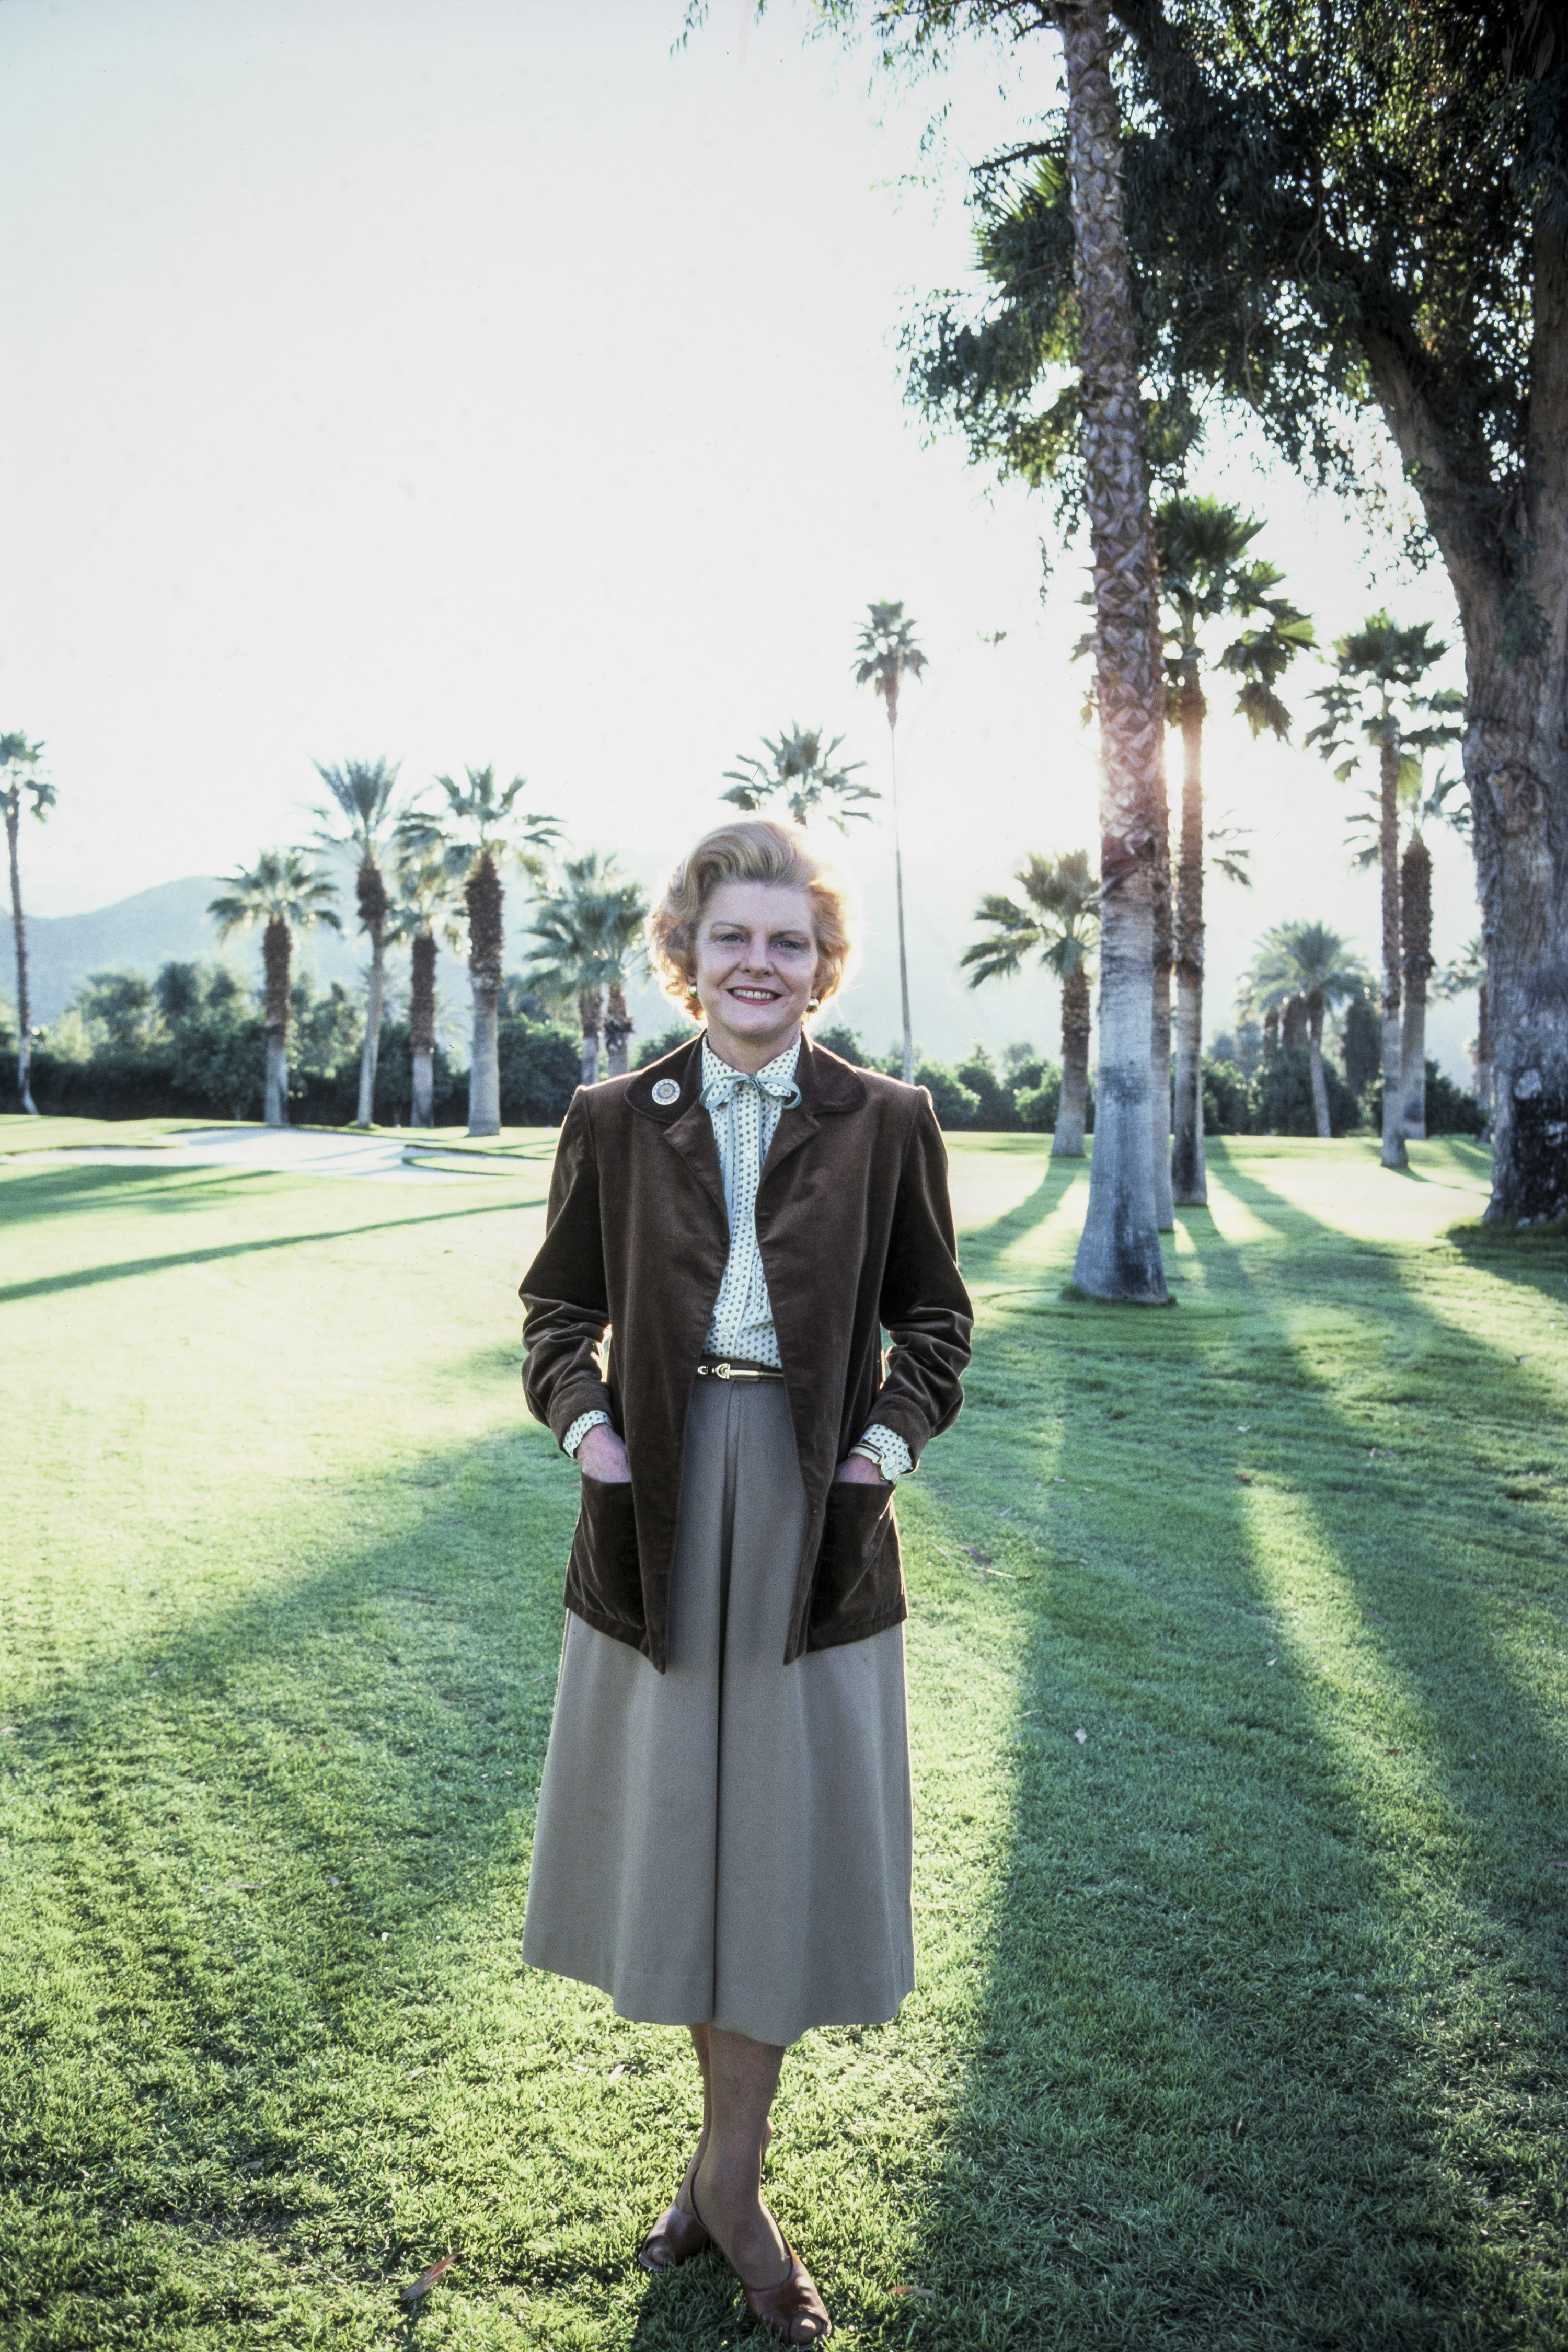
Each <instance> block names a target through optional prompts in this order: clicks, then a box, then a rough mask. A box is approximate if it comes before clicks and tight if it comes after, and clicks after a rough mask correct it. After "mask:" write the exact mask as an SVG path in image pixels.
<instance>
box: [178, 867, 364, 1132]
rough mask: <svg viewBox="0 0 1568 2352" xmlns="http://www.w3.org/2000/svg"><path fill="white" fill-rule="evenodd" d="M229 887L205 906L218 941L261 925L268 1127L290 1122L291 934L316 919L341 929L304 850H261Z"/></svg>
mask: <svg viewBox="0 0 1568 2352" xmlns="http://www.w3.org/2000/svg"><path fill="white" fill-rule="evenodd" d="M227 883H228V887H227V888H226V890H225V892H224V893H223V895H222V896H221V898H214V899H213V900H212V902H211V904H210V905H209V906H208V908H207V912H208V914H209V915H210V916H211V917H212V919H213V920H214V922H215V923H216V925H217V935H218V938H219V939H220V940H226V939H227V938H228V937H229V936H230V934H231V933H232V932H234V931H237V930H242V929H255V927H256V926H257V925H258V924H260V925H262V926H263V929H262V933H261V965H262V970H263V971H264V973H265V974H266V980H267V997H266V1006H265V1011H264V1014H263V1019H264V1023H265V1026H266V1030H267V1104H266V1116H267V1124H268V1127H287V1126H288V1124H289V965H290V962H291V961H292V959H293V953H294V934H295V932H296V931H308V930H310V929H312V928H313V926H314V925H315V924H317V923H325V924H327V925H328V926H329V927H330V928H331V929H332V930H334V931H336V930H341V929H342V924H341V923H340V922H339V920H338V918H337V914H336V912H335V910H334V906H333V901H334V900H335V899H336V898H337V895H338V893H337V886H336V884H335V883H333V882H331V881H330V880H329V879H328V877H327V876H326V875H324V874H323V873H322V872H321V868H320V866H317V865H316V863H315V861H314V859H313V858H312V857H311V855H310V851H309V850H307V849H264V850H263V851H262V853H261V855H260V856H259V857H258V859H257V861H256V864H255V866H250V867H247V866H241V867H240V869H239V871H238V873H237V874H231V875H229V876H228V877H227Z"/></svg>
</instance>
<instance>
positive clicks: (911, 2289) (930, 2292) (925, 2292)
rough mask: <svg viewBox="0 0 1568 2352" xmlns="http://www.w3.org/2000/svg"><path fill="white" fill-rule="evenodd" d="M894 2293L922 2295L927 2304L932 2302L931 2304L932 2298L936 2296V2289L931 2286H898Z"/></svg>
mask: <svg viewBox="0 0 1568 2352" xmlns="http://www.w3.org/2000/svg"><path fill="white" fill-rule="evenodd" d="M893 2293H894V2294H918V2295H922V2296H923V2297H924V2298H925V2300H926V2302H927V2303H930V2302H931V2298H932V2297H933V2296H934V2294H936V2289H935V2288H934V2287H931V2286H896V2287H895V2288H894V2289H893Z"/></svg>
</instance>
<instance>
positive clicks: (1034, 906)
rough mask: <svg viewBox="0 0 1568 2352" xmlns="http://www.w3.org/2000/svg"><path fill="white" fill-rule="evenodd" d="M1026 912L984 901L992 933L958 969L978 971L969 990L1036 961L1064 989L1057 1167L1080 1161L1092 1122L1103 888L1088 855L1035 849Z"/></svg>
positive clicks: (1020, 872)
mask: <svg viewBox="0 0 1568 2352" xmlns="http://www.w3.org/2000/svg"><path fill="white" fill-rule="evenodd" d="M1015 879H1016V880H1017V881H1018V882H1020V883H1021V884H1022V885H1023V889H1024V896H1025V898H1026V900H1027V902H1028V903H1027V904H1026V906H1022V907H1021V906H1019V904H1018V902H1017V900H1016V899H1015V898H982V900H981V901H980V904H979V906H978V907H977V908H975V910H974V919H975V921H976V922H977V923H985V924H987V925H988V926H989V927H990V928H989V930H988V933H987V935H986V936H985V937H984V939H979V940H974V941H973V944H972V945H971V946H969V947H966V948H965V949H964V950H963V954H962V955H961V956H960V958H959V962H960V963H961V964H968V965H970V966H972V967H973V969H972V971H971V972H970V979H969V985H970V987H971V988H978V987H979V986H980V985H981V983H982V982H984V981H987V980H1001V979H1006V978H1010V977H1011V976H1012V974H1013V973H1015V972H1016V971H1019V970H1020V969H1021V967H1022V965H1023V964H1024V962H1025V961H1026V958H1028V957H1029V956H1031V955H1037V956H1038V958H1039V960H1040V961H1041V963H1042V964H1044V966H1045V967H1046V969H1047V971H1051V972H1054V973H1055V974H1056V976H1057V978H1058V980H1059V981H1060V982H1061V986H1062V1098H1061V1106H1060V1108H1059V1109H1058V1113H1057V1127H1056V1133H1055V1135H1054V1136H1053V1137H1052V1139H1051V1158H1052V1159H1053V1160H1081V1159H1082V1158H1083V1138H1084V1126H1085V1122H1086V1120H1087V1118H1088V1116H1089V958H1090V956H1091V955H1092V954H1093V953H1094V946H1095V941H1096V940H1097V938H1098V936H1099V932H1100V886H1099V884H1098V883H1097V882H1096V880H1095V878H1094V875H1093V871H1092V869H1091V867H1090V865H1089V855H1088V852H1087V851H1085V850H1082V849H1069V850H1068V853H1067V855H1066V856H1065V857H1042V856H1041V855H1040V853H1039V852H1038V850H1034V851H1032V852H1031V853H1030V855H1029V856H1027V857H1026V859H1025V860H1024V863H1023V865H1022V866H1019V867H1018V869H1017V873H1016V877H1015Z"/></svg>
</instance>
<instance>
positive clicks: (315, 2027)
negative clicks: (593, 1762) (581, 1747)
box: [0, 1436, 719, 2347]
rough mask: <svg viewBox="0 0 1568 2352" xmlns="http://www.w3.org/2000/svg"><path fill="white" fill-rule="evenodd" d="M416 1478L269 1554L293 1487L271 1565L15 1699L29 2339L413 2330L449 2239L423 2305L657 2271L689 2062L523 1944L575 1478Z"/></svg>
mask: <svg viewBox="0 0 1568 2352" xmlns="http://www.w3.org/2000/svg"><path fill="white" fill-rule="evenodd" d="M412 1466H413V1468H415V1469H416V1472H417V1483H415V1481H414V1480H413V1479H412V1478H411V1479H410V1480H407V1481H405V1482H404V1483H403V1486H402V1487H401V1489H400V1494H399V1497H398V1503H397V1506H396V1507H395V1509H391V1510H389V1507H388V1502H387V1496H386V1494H385V1492H384V1484H383V1483H380V1482H378V1483H377V1484H376V1485H375V1486H367V1488H366V1492H365V1496H364V1507H365V1513H366V1518H367V1522H368V1523H369V1524H371V1525H372V1526H378V1527H379V1532H377V1533H375V1534H374V1536H372V1537H370V1538H367V1540H365V1541H364V1543H363V1545H362V1546H361V1547H359V1548H358V1549H354V1550H353V1551H351V1552H348V1553H346V1554H344V1555H343V1556H342V1557H340V1558H338V1559H335V1560H333V1561H331V1563H330V1564H329V1565H328V1566H326V1567H325V1568H324V1569H322V1570H315V1571H312V1570H304V1571H301V1572H300V1573H298V1574H295V1573H292V1572H291V1571H290V1570H289V1567H288V1565H287V1563H288V1560H289V1557H290V1553H291V1551H298V1552H299V1553H300V1555H302V1556H303V1557H304V1558H306V1559H309V1558H310V1557H312V1556H313V1555H314V1554H315V1553H316V1551H317V1549H318V1547H317V1545H316V1542H315V1540H314V1538H313V1534H312V1530H311V1528H310V1524H309V1513H310V1506H309V1503H308V1502H305V1501H301V1502H300V1504H299V1505H298V1506H297V1507H294V1508H292V1509H290V1508H289V1507H288V1506H287V1505H285V1506H284V1507H282V1508H281V1509H280V1510H279V1513H278V1514H277V1524H276V1526H275V1527H274V1528H271V1529H270V1530H269V1531H266V1532H263V1533H262V1534H261V1535H260V1536H259V1537H258V1554H257V1557H258V1562H265V1561H266V1560H268V1558H269V1556H271V1555H272V1554H274V1553H275V1555H276V1558H277V1559H279V1560H280V1561H281V1562H282V1563H283V1565H281V1566H274V1567H271V1568H270V1569H268V1567H266V1566H263V1565H257V1566H256V1567H255V1568H254V1569H253V1570H251V1571H250V1573H252V1574H253V1575H254V1578H255V1580H256V1583H257V1586H258V1590H256V1591H253V1592H251V1593H249V1594H248V1595H247V1597H246V1598H244V1599H242V1600H240V1601H237V1602H235V1603H233V1604H232V1605H229V1604H226V1603H222V1602H218V1601H215V1602H214V1603H213V1604H212V1605H208V1606H201V1605H198V1604H195V1603H184V1602H180V1601H176V1602H175V1603H174V1606H173V1607H172V1611H171V1622H168V1623H167V1624H166V1625H165V1626H164V1627H163V1628H162V1629H161V1630H159V1631H156V1632H154V1633H149V1634H147V1635H145V1636H142V1635H137V1636H134V1637H132V1638H128V1639H126V1640H125V1641H124V1642H123V1643H121V1644H120V1645H119V1646H118V1647H116V1648H115V1649H114V1651H113V1654H110V1655H100V1656H99V1657H97V1658H96V1659H91V1660H87V1661H85V1662H84V1661H83V1660H82V1659H81V1658H80V1657H79V1656H68V1657H61V1658H59V1659H58V1660H56V1659H52V1658H51V1657H50V1656H49V1655H48V1654H47V1648H46V1649H45V1650H44V1651H43V1652H42V1653H41V1654H38V1655H37V1656H36V1657H35V1659H34V1662H33V1664H34V1669H35V1674H36V1676H37V1688H36V1692H35V1696H34V1697H33V1699H32V1700H31V1701H30V1702H29V1703H28V1704H26V1705H24V1706H13V1708H12V1713H11V1721H10V1727H9V1736H8V1737H7V1738H5V1742H4V1746H3V1748H0V1761H3V1769H4V1770H5V1774H6V1777H7V1784H8V1785H7V1801H6V1806H5V1811H6V1821H7V1833H8V1838H9V1840H10V1843H11V1846H12V1852H13V1856H14V1861H13V1863H12V1864H11V1865H10V1874H11V1875H12V1888H13V1895H14V1898H15V1899H14V1900H13V1902H12V1904H11V1906H10V1925H9V1927H8V1931H7V1939H8V1943H9V1958H8V1960H7V1962H5V1964H3V1965H0V1986H3V1987H4V1990H3V1993H0V2014H3V2015H4V2018H5V2036H4V2039H5V2044H6V2046H7V2048H8V2049H9V2051H10V2053H12V2063H11V2065H10V2066H9V2067H5V2068H3V2069H0V2071H3V2072H4V2073H6V2074H9V2075H10V2078H11V2079H10V2083H9V2085H8V2087H7V2093H6V2097H5V2105H6V2107H7V2109H8V2110H9V2127H8V2131H7V2149H6V2159H5V2171H4V2175H3V2177H0V2211H3V2212H4V2213H5V2223H6V2227H5V2244H6V2246H7V2248H8V2250H9V2251H8V2253H7V2255H6V2257H5V2263H4V2270H5V2273H6V2275H5V2303H6V2308H7V2315H8V2318H9V2319H10V2320H11V2322H12V2324H14V2325H17V2326H25V2327H26V2329H28V2330H29V2331H30V2333H28V2335H27V2336H26V2340H27V2342H28V2344H29V2345H30V2346H34V2345H37V2346H39V2347H43V2346H48V2347H55V2346H60V2347H64V2346H66V2345H72V2346H75V2345H79V2344H81V2343H83V2342H86V2341H92V2342H95V2343H97V2342H104V2343H107V2342H110V2341H114V2342H119V2341H121V2340H126V2341H129V2340H130V2339H131V2336H132V2335H134V2336H136V2338H137V2340H138V2341H141V2342H143V2343H146V2344H148V2345H149V2346H162V2345H163V2344H164V2343H169V2344H171V2345H173V2344H176V2343H177V2344H179V2345H182V2346H183V2345H188V2344H190V2343H193V2342H201V2343H211V2344H213V2345H215V2346H216V2345H219V2344H227V2343H230V2342H238V2341H241V2340H244V2341H250V2340H253V2331H255V2330H256V2329H258V2328H264V2329H265V2331H266V2332H267V2335H268V2341H271V2340H274V2331H276V2340H279V2341H284V2342H295V2341H300V2342H307V2341H308V2342H314V2341H316V2340H317V2335H318V2331H319V2330H320V2329H321V2327H322V2326H326V2325H328V2324H329V2323H331V2324H336V2320H340V2319H341V2321H342V2324H343V2325H349V2324H351V2323H352V2324H353V2325H354V2326H355V2327H356V2328H357V2329H359V2330H360V2331H361V2332H360V2333H356V2335H355V2336H354V2337H353V2340H354V2341H360V2340H366V2339H364V2338H363V2327H364V2326H365V2325H366V2324H368V2321H367V2315H370V2314H373V2313H381V2314H382V2315H383V2317H382V2318H381V2320H380V2322H379V2325H380V2326H391V2325H392V2324H393V2320H394V2318H395V2316H401V2317H402V2318H403V2320H404V2322H405V2332H406V2331H407V2330H408V2328H409V2326H410V2325H411V2323H410V2321H409V2315H407V2314H405V2313H402V2312H401V2307H400V2306H399V2305H397V2304H396V2302H395V2288H396V2287H398V2286H400V2285H401V2284H404V2283H405V2282H406V2281H407V2280H408V2279H410V2278H412V2277H413V2276H414V2275H415V2274H416V2273H417V2272H419V2271H420V2270H421V2269H423V2267H424V2266H425V2265H426V2263H428V2262H430V2261H432V2260H434V2259H436V2258H437V2257H438V2256H439V2255H440V2254H442V2253H444V2252H456V2253H457V2254H458V2266H457V2268H456V2270H455V2271H454V2273H452V2276H451V2279H450V2281H449V2283H448V2284H447V2285H444V2286H443V2287H442V2288H441V2289H440V2290H439V2293H440V2294H441V2295H442V2297H443V2298H446V2297H447V2296H449V2295H450V2294H454V2293H455V2294H459V2295H461V2296H463V2297H466V2298H469V2299H471V2300H473V2301H475V2302H477V2303H479V2304H480V2305H489V2306H491V2307H492V2315H495V2311H496V2310H497V2309H499V2312H500V2313H504V2312H506V2311H508V2310H510V2309H512V2308H513V2307H514V2305H515V2307H516V2308H518V2309H521V2306H522V2305H523V2303H524V2302H526V2303H527V2305H528V2306H529V2308H530V2309H531V2311H532V2312H534V2313H535V2314H536V2315H537V2314H538V2313H540V2312H542V2311H548V2310H549V2309H550V2308H551V2306H552V2300H556V2299H558V2302H559V2307H560V2309H561V2311H562V2314H563V2320H564V2321H566V2322H567V2323H568V2332H569V2333H570V2332H572V2331H573V2330H574V2329H578V2328H580V2327H581V2326H583V2325H584V2324H588V2323H591V2324H593V2325H595V2326H599V2327H602V2328H603V2329H604V2330H605V2340H606V2341H608V2340H618V2341H625V2340H626V2336H627V2335H628V2334H629V2333H630V2330H631V2327H632V2326H633V2325H634V2324H635V2320H636V2315H637V2312H638V2310H639V2309H640V2307H641V2305H642V2303H643V2301H644V2299H645V2297H646V2295H647V2292H648V2290H649V2288H650V2286H651V2284H653V2283H651V2282H649V2281H648V2280H647V2279H646V2277H645V2276H644V2274H643V2273H640V2272H638V2271H637V2270H636V2268H635V2266H634V2265H633V2264H632V2263H631V2260H630V2256H631V2252H632V2250H633V2249H634V2248H635V2245H636V2243H637V2239H638V2237H639V2236H640V2235H641V2233H642V2232H643V2231H645V2230H646V2229H647V2226H648V2224H649V2222H650V2221H651V2220H652V2218H653V2217H654V2215H656V2214H657V2213H658V2211H659V2210H661V2208H662V2206H663V2205H664V2204H665V2203H666V2202H667V2201H668V2183H669V2179H670V2178H671V2177H672V2168H673V2175H674V2177H677V2178H678V2177H679V2166H680V2163H681V2162H683V2161H684V2153H685V2147H686V2144H687V2139H688V2135H689V2132H690V2131H692V2130H694V2128H695V2115H696V2107H695V2102H694V2097H693V2086H694V2085H695V2081H696V2077H695V2073H694V2071H692V2070H689V2067H688V2069H687V2071H688V2072H689V2073H690V2082H689V2083H688V2082H687V2081H686V2078H685V2074H684V2073H683V2074H680V2075H679V2078H673V2077H672V2074H671V2070H670V2069H669V2068H668V2066H667V2065H666V2064H665V2063H663V2062H664V2060H665V2059H666V2058H668V2054H669V2052H668V2046H669V2044H670V2042H671V2037H670V2036H669V2035H668V2033H662V2034H661V2033H659V2032H656V2031H654V2030H652V2029H644V2028H637V2027H632V2026H627V2025H625V2024H623V2023H621V2022H620V2021H616V2020H615V2019H613V2018H612V2016H611V2015H610V2012H609V2005H608V2003H607V2002H606V2001H605V2000H604V1999H603V1997H602V1996H600V1995H598V1994H596V1993H594V1992H591V1991H588V1990H585V1989H583V1988H579V1987H575V1986H572V1985H564V1984H562V1983H561V1982H559V1981H558V1980H557V1979H550V1978H545V1977H542V1976H540V1975H537V1974H536V1973H534V1972H533V1971H525V1970H524V1969H523V1967H522V1964H521V1955H520V1949H519V1938H520V1936H521V1917H522V1905H523V1897H524V1887H525V1881H526V1866H527V1855H528V1847H529V1837H530V1831H531V1815H532V1806H533V1801H534V1795H535V1790H536V1787H537V1780H538V1775H539V1770H540V1767H541V1763H542V1756H543V1749H544V1742H545V1739H546V1737H547V1734H548V1728H549V1721H550V1712H551V1706H552V1701H553V1696H554V1685H555V1670H556V1661H557V1656H558V1653H559V1647H560V1642H561V1632H562V1622H563V1620H562V1609H561V1602H560V1588H561V1580H562V1575H563V1562H564V1559H565V1553H566V1547H567V1542H568V1539H569V1535H570V1529H571V1524H572V1519H573V1516H574V1508H575V1482H574V1480H571V1479H569V1478H568V1477H567V1476H565V1475H563V1470H562V1467H561V1465H559V1463H558V1461H557V1459H556V1457H555V1456H554V1454H553V1453H552V1449H550V1447H549V1445H548V1441H547V1440H545V1439H543V1438H542V1437H540V1438H537V1439H536V1440H534V1441H533V1442H532V1443H531V1444H530V1443H523V1444H519V1442H518V1440H517V1439H516V1438H514V1437H511V1436H508V1437H507V1438H506V1439H505V1440H504V1441H501V1440H496V1441H493V1442H490V1443H487V1444H479V1445H476V1446H474V1447H472V1448H468V1449H463V1450H461V1451H459V1452H457V1453H453V1454H438V1455H432V1456H430V1457H428V1458H426V1460H425V1461H423V1462H422V1463H420V1464H418V1465H412ZM389 1520H390V1521H393V1522H395V1523H393V1524H388V1522H389ZM0 1867H5V1865H0ZM616 2059H619V2060H624V2061H625V2062H626V2063H625V2064H624V2065H623V2066H622V2067H621V2068H620V2070H619V2074H618V2075H616V2074H613V2072H612V2066H613V2061H615V2060H616ZM683 2063H684V2062H683ZM718 2292H719V2288H718V2283H717V2282H714V2283H713V2284H712V2286H711V2289H710V2293H711V2294H712V2295H715V2296H716V2295H717V2294H718ZM718 2307H719V2306H718V2304H717V2303H716V2304H715V2308H716V2309H717V2308H718ZM334 2315H335V2317H334ZM498 2324H499V2321H498ZM487 2340H488V2339H487ZM547 2340H549V2339H548V2338H547Z"/></svg>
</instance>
